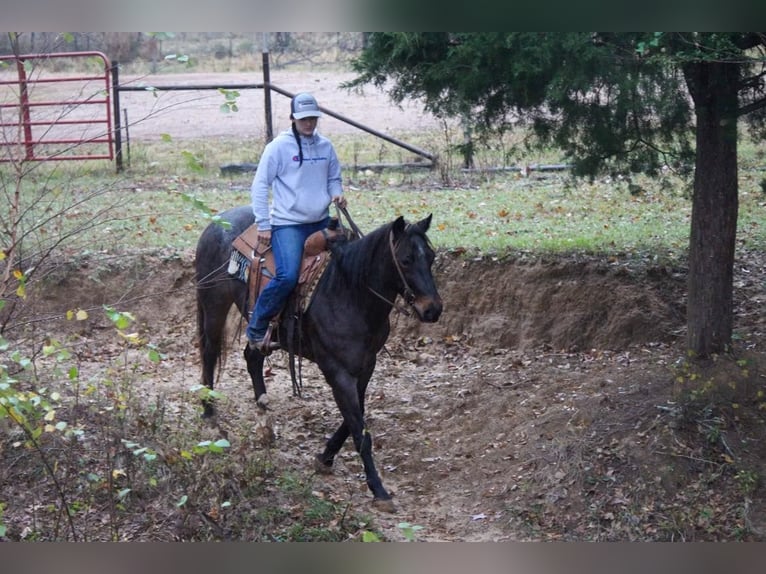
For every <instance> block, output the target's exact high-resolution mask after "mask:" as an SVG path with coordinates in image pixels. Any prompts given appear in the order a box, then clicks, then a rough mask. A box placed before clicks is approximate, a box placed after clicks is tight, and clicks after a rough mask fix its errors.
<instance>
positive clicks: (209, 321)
mask: <svg viewBox="0 0 766 574" xmlns="http://www.w3.org/2000/svg"><path fill="white" fill-rule="evenodd" d="M221 218H222V219H223V220H225V221H228V222H230V223H231V228H230V229H224V228H223V226H221V225H219V224H216V223H212V224H210V225H209V226H208V227H207V228H206V229H205V231H204V232H203V233H202V235H201V237H200V239H199V242H198V244H197V253H196V280H197V326H198V336H199V346H200V354H201V358H202V382H203V384H205V385H206V386H207V387H209V388H211V389H212V388H213V381H214V374H215V369H216V365H217V364H218V363H219V360H220V357H221V351H222V344H223V334H224V324H225V322H226V316H227V315H228V313H229V309H230V308H231V306H232V305H236V306H237V308H238V310H239V312H240V314H241V315H242V317H243V318H246V317H247V310H246V309H245V305H246V297H247V286H246V285H245V283H243V282H242V281H240V280H239V279H237V278H234V277H232V276H230V275H229V274H228V271H227V266H228V263H229V257H230V254H231V243H232V241H233V239H234V238H235V237H237V236H238V235H239V234H240V233H242V232H243V231H244V230H245V229H246V228H247V227H248V226H249V225H250V224H252V223H253V213H252V210H251V208H250V207H249V206H242V207H237V208H234V209H230V210H228V211H226V212H224V213H222V214H221ZM430 224H431V216H430V215H429V216H428V217H426V218H425V219H423V220H421V221H418V222H417V223H407V222H405V220H404V218H402V217H398V218H397V219H395V220H394V221H393V222H391V223H388V224H386V225H383V226H381V227H379V228H378V229H376V230H374V231H373V232H371V233H369V234H368V235H366V236H364V237H362V238H361V239H357V240H353V241H348V242H345V241H342V242H340V244H339V245H338V246H337V247H335V248H334V249H333V256H332V257H331V259H330V263H329V264H328V266H327V269H326V271H325V273H324V275H323V276H322V278H321V279H320V281H319V283H318V284H317V287H316V290H315V292H314V296H313V299H312V301H311V304H310V305H309V307H308V309H307V310H306V311H305V312H304V313H303V315H302V318H301V324H300V325H299V326H298V327H297V328H296V326H295V324H294V323H293V324H292V325H291V324H290V322H291V321H293V322H294V321H295V320H296V319H295V316H296V313H295V312H294V311H293V310H292V309H291V308H290V307H291V306H292V305H294V302H291V303H289V304H288V308H287V309H286V310H285V311H284V312H283V313H282V320H281V322H280V325H279V329H278V340H279V343H280V346H281V348H282V349H283V350H288V351H290V352H291V353H294V354H295V355H296V356H301V357H304V358H306V359H308V360H310V361H312V362H314V363H316V364H317V366H318V367H319V369H320V370H321V372H322V374H323V375H324V377H325V379H326V381H327V383H328V384H329V385H330V388H331V389H332V393H333V397H334V399H335V403H336V404H337V405H338V408H339V409H340V412H341V415H342V416H343V421H342V422H341V424H340V426H339V427H338V429H337V430H336V431H335V433H334V434H333V435H332V436H331V437H330V439H329V440H328V441H327V444H326V446H325V449H324V451H323V452H322V453H321V454H318V455H317V456H316V460H315V467H316V470H317V471H319V472H324V473H329V472H331V471H332V464H333V460H334V458H335V455H336V454H337V453H338V452H339V451H340V449H341V447H342V446H343V443H344V442H345V441H346V439H347V438H348V437H349V435H351V437H352V439H353V441H354V447H355V448H356V450H357V452H358V453H359V455H360V457H361V459H362V463H363V465H364V472H365V476H366V479H367V485H368V486H369V488H370V490H371V491H372V494H373V496H374V500H373V504H374V505H375V506H376V507H377V508H379V509H381V510H386V511H393V510H394V505H393V502H392V501H391V495H390V494H389V493H388V491H386V489H385V488H384V487H383V484H382V482H381V480H380V476H379V475H378V472H377V470H376V468H375V463H374V462H373V457H372V436H371V434H370V432H369V431H368V429H367V427H366V425H365V422H364V401H365V394H366V391H367V384H368V383H369V381H370V378H371V377H372V373H373V370H374V369H375V364H376V361H377V354H378V351H380V349H381V348H382V347H383V345H384V343H385V342H386V339H387V338H388V335H389V331H390V324H389V315H390V313H391V310H392V308H393V306H394V305H395V300H396V298H397V296H398V295H401V296H402V298H403V299H404V301H405V302H406V303H407V304H408V305H409V307H411V308H412V309H413V310H414V311H415V314H416V315H417V317H418V319H419V320H420V321H423V322H428V323H433V322H436V321H437V320H438V319H439V316H440V315H441V312H442V301H441V298H440V296H439V293H438V291H437V289H436V284H435V282H434V278H433V275H432V272H431V267H432V264H433V261H434V251H433V249H432V247H431V245H430V242H429V240H428V238H427V236H426V232H427V231H428V228H429V226H430ZM291 301H292V300H291ZM244 355H245V360H246V362H247V370H248V373H249V374H250V377H251V379H252V385H253V390H254V391H255V398H256V401H257V404H258V405H259V406H260V407H261V408H266V405H267V404H268V402H267V396H266V385H265V383H264V378H263V364H264V356H263V355H262V354H261V353H260V352H259V351H256V350H251V349H249V348H248V347H247V345H245V351H244ZM203 404H204V414H203V416H207V417H209V416H212V415H213V414H214V410H213V409H214V407H213V404H212V403H211V402H210V401H205V402H204V403H203Z"/></svg>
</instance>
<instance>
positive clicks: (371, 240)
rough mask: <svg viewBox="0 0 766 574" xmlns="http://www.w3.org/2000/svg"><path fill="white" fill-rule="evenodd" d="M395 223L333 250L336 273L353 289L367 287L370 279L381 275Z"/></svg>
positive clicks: (383, 226)
mask: <svg viewBox="0 0 766 574" xmlns="http://www.w3.org/2000/svg"><path fill="white" fill-rule="evenodd" d="M392 227H393V222H391V223H387V224H385V225H382V226H381V227H378V228H377V229H375V230H374V231H371V232H370V233H368V234H367V235H365V236H364V237H363V238H361V239H357V240H354V241H348V242H345V243H343V244H342V245H340V246H339V247H338V249H335V250H333V259H334V260H335V271H336V273H340V274H341V275H342V276H343V279H344V281H345V282H347V283H348V284H349V285H350V286H351V287H354V288H357V287H363V286H365V285H367V283H368V281H369V279H370V277H372V276H374V275H376V274H378V273H380V267H381V265H380V258H381V257H382V256H383V255H384V253H385V252H386V250H388V249H389V247H388V236H389V233H390V232H391V228H392Z"/></svg>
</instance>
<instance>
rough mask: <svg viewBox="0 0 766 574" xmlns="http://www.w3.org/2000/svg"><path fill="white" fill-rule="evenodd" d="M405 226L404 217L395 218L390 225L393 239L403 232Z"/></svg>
mask: <svg viewBox="0 0 766 574" xmlns="http://www.w3.org/2000/svg"><path fill="white" fill-rule="evenodd" d="M406 226H407V223H406V222H405V221H404V216H403V215H400V216H399V217H397V218H396V219H395V220H394V222H393V223H392V224H391V230H392V231H393V232H394V237H398V236H399V234H401V232H402V231H404V228H405V227H406Z"/></svg>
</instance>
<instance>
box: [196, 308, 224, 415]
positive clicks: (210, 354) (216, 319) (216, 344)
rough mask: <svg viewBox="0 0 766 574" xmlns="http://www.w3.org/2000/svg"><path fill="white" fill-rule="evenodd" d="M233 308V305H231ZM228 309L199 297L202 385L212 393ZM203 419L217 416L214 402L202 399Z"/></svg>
mask: <svg viewBox="0 0 766 574" xmlns="http://www.w3.org/2000/svg"><path fill="white" fill-rule="evenodd" d="M229 306H231V303H229ZM227 314H228V307H225V306H223V305H221V304H218V303H216V302H215V301H214V300H212V299H211V298H210V297H205V296H204V295H202V294H199V293H198V295H197V329H198V336H199V350H200V359H201V361H202V384H203V385H205V386H206V387H207V388H208V389H210V390H211V391H212V390H213V384H214V382H215V368H216V366H217V365H218V363H219V361H220V358H221V349H222V345H223V333H224V327H225V325H226V316H227ZM202 407H203V409H204V410H203V413H202V416H203V418H210V417H212V416H213V415H214V414H215V407H214V405H213V400H212V399H210V398H204V399H202Z"/></svg>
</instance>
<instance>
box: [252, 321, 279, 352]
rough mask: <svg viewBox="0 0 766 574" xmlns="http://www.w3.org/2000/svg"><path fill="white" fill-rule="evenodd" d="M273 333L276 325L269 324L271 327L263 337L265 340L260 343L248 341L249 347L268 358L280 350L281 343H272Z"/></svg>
mask: <svg viewBox="0 0 766 574" xmlns="http://www.w3.org/2000/svg"><path fill="white" fill-rule="evenodd" d="M273 332H274V323H269V326H268V328H267V329H266V334H265V335H264V336H263V339H261V340H260V341H248V343H247V346H248V347H249V348H250V349H251V350H256V351H258V352H260V353H261V354H262V355H263V356H264V357H268V356H269V355H270V354H271V352H272V351H275V350H277V349H279V348H280V346H279V343H277V342H272V341H271V336H272V333H273Z"/></svg>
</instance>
